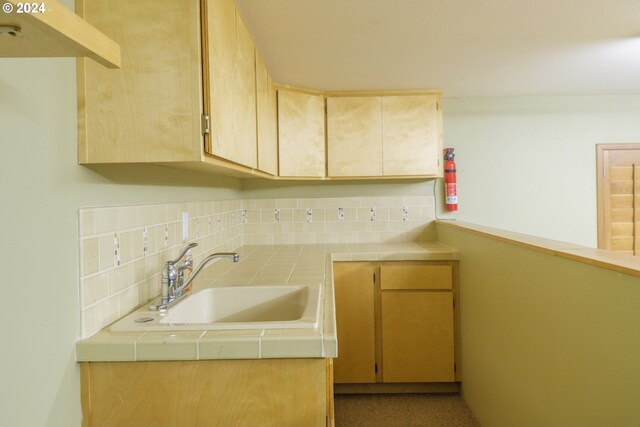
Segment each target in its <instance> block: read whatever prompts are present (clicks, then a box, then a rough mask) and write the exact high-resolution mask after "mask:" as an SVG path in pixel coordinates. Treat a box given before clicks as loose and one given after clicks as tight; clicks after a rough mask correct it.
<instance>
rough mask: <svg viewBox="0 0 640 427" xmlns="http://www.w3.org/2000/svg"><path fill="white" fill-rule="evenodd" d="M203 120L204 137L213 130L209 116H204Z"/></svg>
mask: <svg viewBox="0 0 640 427" xmlns="http://www.w3.org/2000/svg"><path fill="white" fill-rule="evenodd" d="M201 119H202V121H201V129H202V134H203V135H208V134H209V133H210V132H211V129H210V124H211V121H210V119H209V115H208V114H203V115H202V117H201Z"/></svg>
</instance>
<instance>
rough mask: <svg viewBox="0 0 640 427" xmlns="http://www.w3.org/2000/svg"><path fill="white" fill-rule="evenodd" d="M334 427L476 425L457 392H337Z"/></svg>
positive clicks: (473, 426)
mask: <svg viewBox="0 0 640 427" xmlns="http://www.w3.org/2000/svg"><path fill="white" fill-rule="evenodd" d="M335 415H336V427H449V426H450V427H479V426H480V424H478V421H476V419H475V418H474V416H473V414H472V413H471V411H470V410H469V408H468V407H467V405H466V404H465V403H464V400H462V397H460V395H459V394H336V395H335Z"/></svg>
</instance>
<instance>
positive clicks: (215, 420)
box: [80, 359, 333, 427]
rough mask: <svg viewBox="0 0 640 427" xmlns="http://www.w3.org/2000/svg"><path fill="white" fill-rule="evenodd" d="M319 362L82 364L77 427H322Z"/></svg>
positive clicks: (327, 405)
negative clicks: (79, 419)
mask: <svg viewBox="0 0 640 427" xmlns="http://www.w3.org/2000/svg"><path fill="white" fill-rule="evenodd" d="M327 363H328V362H327V361H326V360H324V359H258V360H202V361H171V362H112V363H99V362H91V363H82V364H81V370H80V373H81V386H82V389H81V393H82V412H83V417H82V418H83V419H82V425H83V427H99V426H102V427H107V426H136V427H146V426H149V427H150V426H156V427H173V426H189V427H199V426H201V427H210V426H271V427H281V426H282V427H285V426H290V427H298V426H315V427H325V426H326V420H327V416H330V415H331V414H330V413H329V412H328V411H329V410H331V408H332V404H331V402H328V401H327V400H330V399H332V398H333V396H332V395H330V394H328V393H327V389H328V381H327V378H328V376H330V366H328V365H327Z"/></svg>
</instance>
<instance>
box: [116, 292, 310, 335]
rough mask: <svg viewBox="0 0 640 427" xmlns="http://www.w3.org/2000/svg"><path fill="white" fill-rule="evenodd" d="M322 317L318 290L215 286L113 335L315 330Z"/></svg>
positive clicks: (131, 318) (128, 322)
mask: <svg viewBox="0 0 640 427" xmlns="http://www.w3.org/2000/svg"><path fill="white" fill-rule="evenodd" d="M319 314H320V287H319V286H314V287H309V286H288V285H287V286H229V287H215V288H207V289H203V290H200V291H198V292H195V293H194V294H192V295H190V296H188V297H186V298H185V299H184V300H183V301H180V302H179V303H177V304H176V305H175V306H173V307H171V308H170V309H169V310H168V312H167V313H166V314H165V315H164V316H163V315H160V314H159V313H158V312H153V311H149V310H148V309H146V308H143V309H140V310H138V311H136V312H134V313H131V314H130V315H128V316H126V317H124V318H123V319H121V320H119V321H118V322H116V323H114V324H113V326H111V330H112V331H158V330H189V329H192V330H209V329H210V330H217V329H225V330H228V329H287V328H296V329H297V328H315V327H317V326H318V318H319ZM141 320H145V322H143V323H140V322H141Z"/></svg>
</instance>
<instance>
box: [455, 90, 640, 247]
mask: <svg viewBox="0 0 640 427" xmlns="http://www.w3.org/2000/svg"><path fill="white" fill-rule="evenodd" d="M444 141H445V146H447V147H449V146H451V147H455V149H456V153H457V157H456V161H457V167H458V182H459V196H460V211H459V212H458V214H457V215H454V216H456V217H457V218H459V219H461V220H465V221H470V222H474V223H478V224H484V225H489V226H494V227H499V228H503V229H507V230H513V231H518V232H521V233H526V234H533V235H537V236H542V237H547V238H551V239H557V240H562V241H566V242H572V243H578V244H583V245H587V246H592V247H595V246H597V223H596V218H597V216H596V175H595V173H596V172H595V171H596V163H595V158H596V150H595V144H597V143H611V142H614V143H615V142H618V143H619V142H640V96H573V97H571V96H565V97H513V98H445V100H444Z"/></svg>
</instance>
